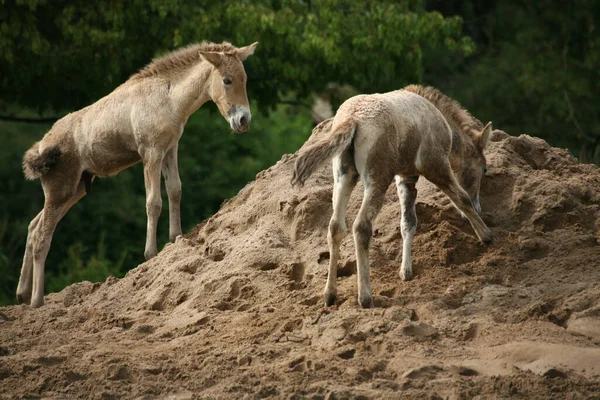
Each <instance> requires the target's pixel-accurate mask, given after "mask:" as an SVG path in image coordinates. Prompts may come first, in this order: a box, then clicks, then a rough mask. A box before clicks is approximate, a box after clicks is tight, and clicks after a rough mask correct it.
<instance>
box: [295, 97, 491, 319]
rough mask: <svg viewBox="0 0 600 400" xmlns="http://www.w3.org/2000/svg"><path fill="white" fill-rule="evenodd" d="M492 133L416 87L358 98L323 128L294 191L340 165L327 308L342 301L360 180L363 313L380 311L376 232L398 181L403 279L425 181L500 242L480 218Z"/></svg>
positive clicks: (357, 240)
mask: <svg viewBox="0 0 600 400" xmlns="http://www.w3.org/2000/svg"><path fill="white" fill-rule="evenodd" d="M490 132H491V123H488V124H487V125H486V126H485V127H484V126H483V125H482V124H481V122H479V121H478V120H477V119H475V118H474V117H472V116H471V115H470V114H469V113H468V112H467V111H466V110H464V109H462V108H461V107H460V105H459V104H458V103H457V102H455V101H454V100H452V99H450V98H448V97H447V96H445V95H444V94H442V93H441V92H440V91H438V90H437V89H434V88H431V87H421V86H416V85H411V86H408V87H406V88H404V89H403V90H397V91H394V92H389V93H383V94H372V95H359V96H355V97H352V98H350V99H348V100H347V101H346V102H345V103H344V104H342V105H341V107H340V109H339V110H338V112H337V114H336V116H335V117H334V118H331V119H329V120H326V121H323V122H321V124H319V125H317V126H316V127H315V129H314V130H313V136H314V137H312V138H311V139H310V140H309V142H307V144H306V145H305V146H304V147H303V148H302V149H301V150H300V152H299V155H298V158H297V160H296V164H295V168H294V176H293V178H292V184H303V183H304V181H305V180H306V179H307V178H308V177H309V176H310V175H311V174H312V173H313V172H314V171H315V170H316V169H317V168H318V167H319V166H320V165H322V164H323V163H324V162H326V161H327V160H329V159H330V158H333V178H334V189H333V215H332V217H331V221H330V223H329V233H328V236H327V241H328V243H329V250H330V262H329V274H328V276H327V284H326V286H325V291H324V297H325V303H326V304H327V305H332V304H333V303H334V302H335V298H336V296H337V283H336V279H337V263H338V259H339V248H340V245H341V241H342V239H343V237H344V236H345V234H346V208H347V205H348V200H349V198H350V194H351V193H352V190H353V189H354V186H355V185H356V182H357V181H358V178H359V177H360V179H361V180H362V182H363V185H364V197H363V202H362V206H361V208H360V211H359V212H358V215H357V217H356V220H355V221H354V226H353V232H354V245H355V249H356V262H357V275H358V301H359V303H360V304H361V305H362V307H365V308H367V307H372V306H373V298H372V295H371V281H370V277H369V245H370V241H371V236H372V231H373V228H372V226H373V221H374V220H375V218H376V217H377V214H378V213H379V211H380V209H381V206H382V205H383V200H384V197H385V192H386V191H387V188H388V186H389V185H390V183H391V182H392V181H393V180H394V179H395V181H396V186H397V189H398V196H399V198H400V203H401V207H402V217H401V232H402V237H403V252H402V267H401V269H400V276H401V277H402V279H404V280H409V279H411V278H412V266H411V257H410V254H411V248H412V241H413V236H414V234H415V231H416V226H417V216H416V212H415V201H416V197H417V190H416V188H415V184H416V182H417V179H418V178H419V176H421V175H423V176H424V177H425V178H426V179H428V180H429V181H431V182H432V183H434V184H435V185H436V186H437V187H439V188H440V189H441V190H442V191H443V192H444V193H445V194H446V195H447V196H448V197H449V198H450V200H452V202H453V203H454V205H455V206H456V208H458V209H459V210H460V212H461V213H463V215H464V216H465V217H466V218H468V220H469V222H470V223H471V225H472V226H473V229H474V230H475V233H476V234H477V237H478V238H479V239H480V240H481V241H482V242H484V243H489V242H490V241H491V240H492V232H491V231H490V230H489V229H488V227H487V226H486V225H485V223H484V222H483V221H482V220H481V218H480V217H479V212H480V205H479V187H480V183H481V178H482V177H483V174H484V173H485V170H486V163H485V157H484V155H483V150H484V148H485V146H486V144H487V143H488V139H489V136H490Z"/></svg>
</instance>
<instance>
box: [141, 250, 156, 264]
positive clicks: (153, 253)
mask: <svg viewBox="0 0 600 400" xmlns="http://www.w3.org/2000/svg"><path fill="white" fill-rule="evenodd" d="M156 253H157V251H156V250H146V251H145V252H144V258H145V259H146V261H148V260H149V259H151V258H153V257H155V256H156Z"/></svg>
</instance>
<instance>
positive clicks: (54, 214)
mask: <svg viewBox="0 0 600 400" xmlns="http://www.w3.org/2000/svg"><path fill="white" fill-rule="evenodd" d="M42 179H43V178H42ZM43 186H44V195H45V197H46V199H45V202H44V209H43V210H42V212H41V213H40V216H39V221H38V224H37V228H36V229H35V230H34V233H33V237H32V245H33V246H32V253H33V285H32V286H33V287H32V291H33V294H32V297H31V306H32V307H34V308H36V307H40V306H41V305H43V304H44V268H45V264H46V257H47V256H48V251H49V250H50V244H51V242H52V236H53V234H54V230H55V229H56V225H57V224H58V222H59V221H60V220H61V219H62V217H64V215H65V214H66V213H67V211H68V210H69V209H70V208H71V207H72V206H73V205H74V204H75V203H77V201H78V200H79V199H81V198H82V197H83V196H85V193H86V192H85V183H84V182H83V181H79V183H78V184H76V185H73V186H71V185H69V183H68V182H60V181H59V180H55V181H52V182H43ZM69 186H70V187H69ZM36 218H37V217H36ZM26 255H27V253H26ZM24 263H25V260H24Z"/></svg>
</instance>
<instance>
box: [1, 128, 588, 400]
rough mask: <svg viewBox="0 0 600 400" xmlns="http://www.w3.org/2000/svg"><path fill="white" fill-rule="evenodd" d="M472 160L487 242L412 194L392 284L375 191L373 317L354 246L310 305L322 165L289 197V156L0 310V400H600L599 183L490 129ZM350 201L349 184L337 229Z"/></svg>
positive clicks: (537, 145)
mask: <svg viewBox="0 0 600 400" xmlns="http://www.w3.org/2000/svg"><path fill="white" fill-rule="evenodd" d="M486 154H487V159H488V173H487V176H486V177H485V178H484V181H483V183H482V189H481V204H482V209H483V211H482V218H483V219H484V221H485V222H486V223H487V224H488V226H489V227H490V228H491V229H492V231H493V233H494V242H493V243H492V244H491V245H489V246H486V245H483V244H481V243H479V242H478V241H477V239H476V237H475V235H474V232H473V231H472V228H471V227H470V225H469V223H468V222H467V221H466V220H463V219H462V218H461V216H460V214H459V212H458V211H456V210H455V209H454V208H453V206H452V205H451V203H450V201H449V200H448V199H447V198H446V197H445V195H443V194H442V193H441V192H440V191H439V190H437V189H436V188H435V187H434V186H433V185H431V184H429V183H428V182H427V181H425V180H424V179H421V180H420V181H419V183H418V184H417V189H418V191H419V195H418V200H417V216H418V219H419V222H418V228H417V229H418V230H417V234H416V236H415V242H414V246H413V268H414V272H415V278H414V280H413V281H410V282H403V281H402V280H401V279H400V277H399V276H398V270H399V267H400V260H401V252H402V239H401V234H400V229H399V225H400V221H399V210H400V206H399V203H398V201H397V195H396V192H395V188H394V186H393V185H392V186H390V188H389V190H388V193H387V195H386V202H385V205H384V207H383V209H382V212H381V213H380V215H379V217H378V219H377V221H376V222H375V224H374V238H373V240H372V245H371V252H370V255H371V266H372V268H371V278H372V285H373V293H374V302H375V306H376V307H375V308H374V309H371V310H363V309H361V308H360V307H359V306H358V305H357V302H356V299H355V298H356V275H355V268H356V267H355V258H354V247H353V242H352V237H351V235H348V236H347V237H346V238H345V239H344V242H343V244H342V248H341V266H340V267H341V268H340V271H339V275H340V277H339V287H338V301H337V303H336V305H335V306H334V307H331V308H325V307H324V306H323V301H322V298H321V293H322V290H323V288H324V285H325V278H326V267H327V262H328V251H327V242H326V236H327V225H328V222H329V218H330V216H331V212H332V210H331V193H332V188H331V183H332V178H331V171H330V166H327V167H324V168H322V169H321V170H320V171H318V173H316V174H315V176H313V177H312V178H311V179H309V181H308V182H307V184H306V185H305V186H304V187H303V188H292V187H291V186H290V184H289V180H290V177H291V171H292V166H293V162H294V159H295V156H294V155H285V156H284V157H283V158H282V159H281V160H280V161H279V162H278V163H277V164H276V165H274V166H273V167H271V168H269V169H267V170H265V171H262V172H261V173H259V174H258V175H257V177H256V180H255V181H254V182H251V183H249V184H248V185H247V186H246V187H245V188H243V189H242V190H241V191H240V192H239V193H238V195H237V196H235V197H234V198H232V199H230V200H229V201H227V202H225V203H224V204H223V206H222V207H221V209H220V210H219V211H218V212H217V213H216V214H215V215H214V216H212V217H211V218H209V219H207V220H205V221H204V222H202V223H201V224H200V225H198V226H197V227H196V228H195V229H193V230H192V231H191V232H189V233H187V234H186V235H184V237H180V238H178V240H177V241H176V243H174V244H167V245H166V246H165V247H164V249H163V250H162V251H161V252H160V253H159V255H158V256H157V257H156V258H154V259H152V260H150V261H148V262H145V263H143V264H141V265H140V266H138V267H137V268H135V269H133V270H131V271H130V272H129V273H128V274H127V276H126V277H124V278H123V279H115V278H109V279H107V281H106V282H103V283H90V282H81V283H78V284H75V285H72V286H70V287H68V288H66V289H65V290H63V291H62V292H60V293H53V294H50V295H48V296H47V297H46V305H45V306H43V307H42V308H40V309H36V310H33V309H31V308H29V307H27V306H11V307H4V308H1V309H0V398H2V399H4V398H6V399H13V398H50V399H64V398H82V399H89V398H98V399H100V398H102V399H155V398H156V399H163V398H170V399H204V398H216V399H234V398H240V399H242V398H286V399H302V398H307V399H325V398H328V399H334V398H335V399H345V398H348V399H359V398H363V399H364V398H369V399H371V398H373V399H375V398H386V399H422V398H431V399H440V398H442V399H446V398H448V399H462V398H480V399H483V398H485V399H504V398H509V397H510V398H524V399H525V398H527V399H535V398H539V399H552V398H556V399H563V398H567V397H568V398H572V399H592V398H600V246H599V241H600V170H599V169H598V168H597V167H595V166H593V165H584V164H579V163H577V160H576V159H574V158H573V157H572V156H571V155H569V153H568V152H567V151H566V150H561V149H556V148H551V147H550V146H549V145H548V144H547V143H546V142H544V141H543V140H541V139H538V138H534V137H530V136H527V135H522V136H519V137H511V136H508V135H507V134H505V133H503V132H501V131H496V132H495V133H494V136H493V139H492V142H491V144H490V147H489V149H488V150H487V151H486ZM361 198H362V186H361V184H360V183H359V184H358V186H357V188H356V189H355V191H354V193H353V195H352V198H351V201H350V205H349V211H348V215H349V219H348V223H349V226H351V222H352V220H353V218H354V216H355V215H356V212H357V211H358V207H359V205H360V200H361ZM162 228H165V227H162ZM162 228H161V229H162Z"/></svg>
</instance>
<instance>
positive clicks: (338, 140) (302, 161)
mask: <svg viewBox="0 0 600 400" xmlns="http://www.w3.org/2000/svg"><path fill="white" fill-rule="evenodd" d="M331 127H333V128H332V129H331V130H329V131H328V132H317V131H318V130H319V131H320V130H323V129H327V128H331ZM355 132H356V122H354V120H353V119H352V118H347V119H345V120H342V121H340V122H338V121H335V123H333V122H332V119H329V120H326V121H323V122H322V123H321V124H319V125H317V126H316V127H315V129H313V136H315V134H316V133H318V136H317V137H316V138H315V139H316V140H315V141H314V143H311V144H310V145H309V146H307V147H306V148H305V149H302V150H300V154H299V155H298V158H297V159H296V164H295V165H294V176H293V177H292V181H291V183H292V186H293V185H296V184H298V185H300V186H302V185H304V182H305V181H306V179H308V177H309V176H311V175H312V174H313V172H315V171H316V170H317V168H319V167H320V166H321V165H323V163H325V162H326V161H327V160H329V159H331V158H332V157H333V156H334V155H336V154H339V153H341V152H342V151H343V150H345V149H347V148H348V147H349V146H350V144H351V143H352V139H354V133H355Z"/></svg>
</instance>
